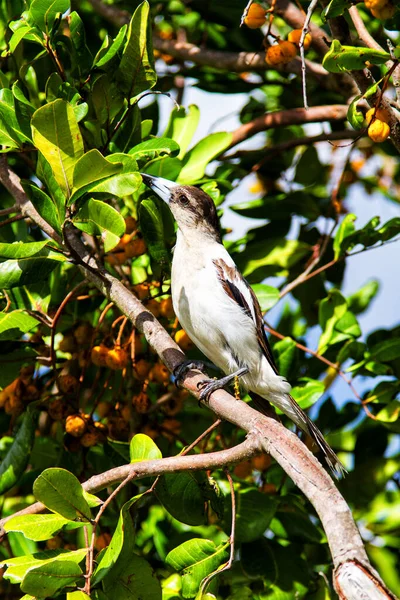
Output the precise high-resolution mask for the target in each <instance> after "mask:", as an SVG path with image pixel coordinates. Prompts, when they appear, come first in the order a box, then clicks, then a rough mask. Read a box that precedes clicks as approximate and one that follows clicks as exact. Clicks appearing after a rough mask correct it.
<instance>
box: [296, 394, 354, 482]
mask: <svg viewBox="0 0 400 600" xmlns="http://www.w3.org/2000/svg"><path fill="white" fill-rule="evenodd" d="M289 398H290V400H291V401H292V408H293V411H294V412H295V413H296V416H297V417H298V418H297V419H296V421H295V423H296V425H298V426H299V427H300V429H302V430H303V431H304V432H305V433H307V434H308V435H309V436H310V437H311V438H312V439H313V441H314V442H315V443H316V444H317V446H318V448H319V449H320V450H321V451H322V453H323V455H324V458H325V461H326V463H327V464H328V466H329V468H330V469H331V471H332V473H333V475H334V476H335V477H336V479H338V475H341V476H343V475H345V474H346V473H347V471H346V469H345V468H344V466H343V465H342V463H341V462H340V460H339V459H338V457H337V456H336V454H335V453H334V451H333V450H332V448H331V447H330V445H329V444H328V442H327V441H326V440H325V438H324V436H323V435H322V433H321V432H320V430H319V429H318V427H317V426H316V425H315V423H313V421H312V420H311V419H310V417H309V416H308V415H307V413H305V412H304V410H302V409H301V408H300V406H299V405H298V404H297V402H296V400H295V399H294V398H292V396H289Z"/></svg>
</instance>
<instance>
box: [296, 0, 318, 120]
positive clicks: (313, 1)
mask: <svg viewBox="0 0 400 600" xmlns="http://www.w3.org/2000/svg"><path fill="white" fill-rule="evenodd" d="M317 4H318V0H311V2H310V4H309V6H308V9H307V14H306V19H305V21H304V25H303V29H302V31H301V37H300V43H299V48H300V58H301V83H302V88H303V104H304V108H305V109H306V110H308V100H307V77H306V76H307V67H306V58H305V56H304V40H305V37H306V35H307V33H308V28H309V25H310V21H311V17H312V14H313V12H314V10H315V7H316V6H317Z"/></svg>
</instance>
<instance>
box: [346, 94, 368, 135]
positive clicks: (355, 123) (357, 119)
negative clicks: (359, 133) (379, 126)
mask: <svg viewBox="0 0 400 600" xmlns="http://www.w3.org/2000/svg"><path fill="white" fill-rule="evenodd" d="M361 97H362V96H356V97H355V98H354V100H353V101H352V102H351V104H350V106H349V110H348V111H347V120H348V122H349V123H350V125H351V126H352V128H353V129H362V128H363V125H364V113H363V112H362V111H361V110H359V109H358V102H359V101H360V98H361Z"/></svg>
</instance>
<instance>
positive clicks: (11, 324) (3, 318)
mask: <svg viewBox="0 0 400 600" xmlns="http://www.w3.org/2000/svg"><path fill="white" fill-rule="evenodd" d="M0 270H1V265H0ZM38 323H39V321H38V320H37V319H35V318H34V317H31V315H28V314H26V312H24V311H23V310H13V311H12V312H9V313H0V340H13V339H15V338H20V337H21V336H22V334H23V333H28V331H31V329H33V328H34V327H36V326H37V324H38Z"/></svg>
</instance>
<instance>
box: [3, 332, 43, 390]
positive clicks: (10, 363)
mask: <svg viewBox="0 0 400 600" xmlns="http://www.w3.org/2000/svg"><path fill="white" fill-rule="evenodd" d="M14 334H15V335H14V337H17V338H18V337H21V333H20V332H17V331H16V330H14ZM11 335H12V334H10V337H11ZM5 337H7V336H5ZM0 340H1V336H0ZM36 356H37V354H36V352H35V351H34V350H32V348H27V347H24V348H19V349H18V350H15V351H14V352H4V353H3V354H2V355H0V360H1V364H2V365H4V367H5V368H4V369H0V387H1V388H4V387H6V386H7V385H8V384H9V383H11V382H12V381H14V379H16V378H17V377H18V375H19V371H20V369H21V367H22V366H23V365H24V364H25V363H27V362H31V361H32V362H33V360H35V359H36Z"/></svg>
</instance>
